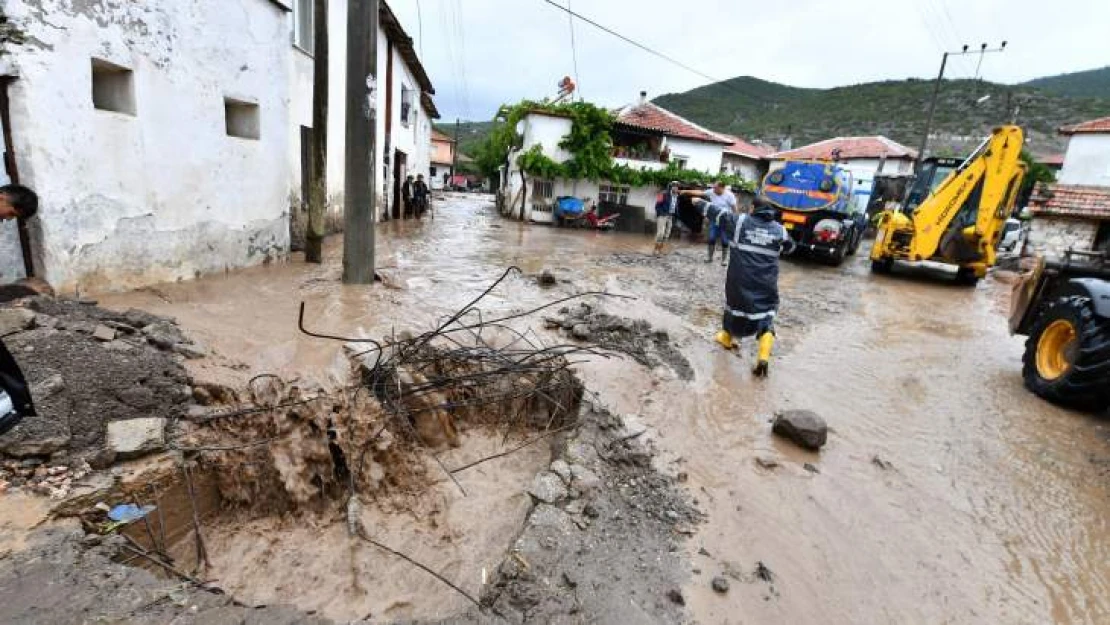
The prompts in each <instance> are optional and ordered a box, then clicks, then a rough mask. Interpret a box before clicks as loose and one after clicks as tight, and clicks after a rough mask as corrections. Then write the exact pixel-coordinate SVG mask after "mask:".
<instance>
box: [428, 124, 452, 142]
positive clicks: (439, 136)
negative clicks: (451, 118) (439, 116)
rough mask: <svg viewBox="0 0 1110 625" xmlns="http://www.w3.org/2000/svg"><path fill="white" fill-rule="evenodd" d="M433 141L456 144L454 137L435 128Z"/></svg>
mask: <svg viewBox="0 0 1110 625" xmlns="http://www.w3.org/2000/svg"><path fill="white" fill-rule="evenodd" d="M432 141H447V142H449V143H454V142H455V138H454V137H452V136H449V135H446V134H443V133H442V132H440V131H438V130H436V129H435V128H432Z"/></svg>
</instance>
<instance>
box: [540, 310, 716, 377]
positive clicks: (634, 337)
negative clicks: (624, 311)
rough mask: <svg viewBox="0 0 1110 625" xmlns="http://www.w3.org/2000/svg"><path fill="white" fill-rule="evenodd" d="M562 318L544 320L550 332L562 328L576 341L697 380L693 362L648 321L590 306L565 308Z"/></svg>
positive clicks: (665, 334)
mask: <svg viewBox="0 0 1110 625" xmlns="http://www.w3.org/2000/svg"><path fill="white" fill-rule="evenodd" d="M559 315H560V316H558V317H547V318H545V319H544V324H545V325H546V326H547V328H548V329H549V330H550V329H560V328H561V329H562V330H563V331H565V332H566V333H567V334H569V335H570V336H571V338H573V339H575V340H578V341H589V342H591V343H594V344H596V345H598V346H600V347H603V348H605V349H609V350H612V351H615V352H620V353H622V354H627V355H628V356H630V357H631V358H633V359H634V360H635V361H636V362H638V363H640V364H641V365H644V366H645V367H656V366H658V365H660V364H666V365H667V366H669V367H670V368H671V369H672V370H674V372H675V374H677V375H678V376H679V377H680V378H681V379H683V380H690V379H693V377H694V370H693V368H692V367H691V366H690V362H689V361H688V360H687V359H686V357H685V356H683V355H682V352H680V351H679V350H678V349H677V348H676V347H675V346H674V344H673V343H672V342H671V339H670V335H668V334H667V332H666V331H664V330H656V329H654V328H653V327H652V326H651V324H650V323H648V322H647V321H644V320H642V319H637V320H633V319H626V318H624V317H617V316H615V315H610V314H608V313H605V312H602V311H600V310H595V309H594V307H593V306H590V305H589V304H587V303H581V304H578V305H577V306H573V307H564V308H561V309H559Z"/></svg>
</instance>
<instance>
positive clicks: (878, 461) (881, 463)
mask: <svg viewBox="0 0 1110 625" xmlns="http://www.w3.org/2000/svg"><path fill="white" fill-rule="evenodd" d="M871 464H873V465H875V466H877V467H879V468H880V469H882V470H883V471H889V470H891V469H893V468H894V464H893V463H891V462H889V461H887V460H883V459H882V457H880V456H879V455H878V454H875V455H874V456H872V457H871Z"/></svg>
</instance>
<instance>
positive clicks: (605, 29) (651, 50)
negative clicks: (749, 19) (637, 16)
mask: <svg viewBox="0 0 1110 625" xmlns="http://www.w3.org/2000/svg"><path fill="white" fill-rule="evenodd" d="M543 1H544V2H546V3H547V4H550V5H551V6H553V7H555V8H556V9H559V10H560V11H565V12H566V13H567V14H569V15H570V16H571V17H576V18H578V19H580V20H582V21H583V22H586V23H587V24H589V25H590V26H593V27H594V28H596V29H598V30H601V31H603V32H606V33H608V34H610V35H612V36H614V37H616V38H617V39H620V40H621V41H624V42H625V43H628V44H631V45H633V46H636V47H637V48H639V49H641V50H643V51H644V52H647V53H648V54H651V55H653V56H657V57H659V58H661V59H663V60H664V61H667V62H668V63H671V64H674V65H677V66H678V67H681V68H682V69H684V70H686V71H688V72H690V73H691V74H697V75H698V76H701V77H702V78H704V79H706V80H708V81H710V82H714V83H719V82H724V81H722V80H721V79H719V78H714V77H713V76H710V75H709V74H706V73H705V72H701V71H698V70H696V69H694V68H693V67H690V66H689V65H687V64H685V63H683V62H682V61H679V60H678V59H676V58H674V57H672V56H668V55H666V54H664V53H662V52H660V51H658V50H656V49H654V48H651V47H650V46H647V45H645V44H642V43H640V42H639V41H636V40H634V39H631V38H629V37H626V36H624V35H622V34H620V33H618V32H617V31H615V30H613V29H612V28H609V27H607V26H603V25H601V24H598V23H597V22H595V21H593V20H592V19H590V18H588V17H586V16H584V15H582V14H581V13H576V12H574V11H573V10H571V9H570V8H569V7H565V6H563V5H561V4H559V3H557V2H554V1H553V0H543Z"/></svg>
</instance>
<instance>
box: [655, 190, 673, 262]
mask: <svg viewBox="0 0 1110 625" xmlns="http://www.w3.org/2000/svg"><path fill="white" fill-rule="evenodd" d="M679 195H680V194H679V192H678V181H671V183H670V184H668V185H667V188H666V189H664V190H663V192H662V193H660V194H659V197H658V198H657V199H656V201H655V248H654V249H653V250H652V252H651V253H652V255H653V256H658V255H660V254H662V253H663V246H664V245H666V244H667V239H669V238H671V229H672V228H673V226H674V218H675V213H677V212H678V198H679Z"/></svg>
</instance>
